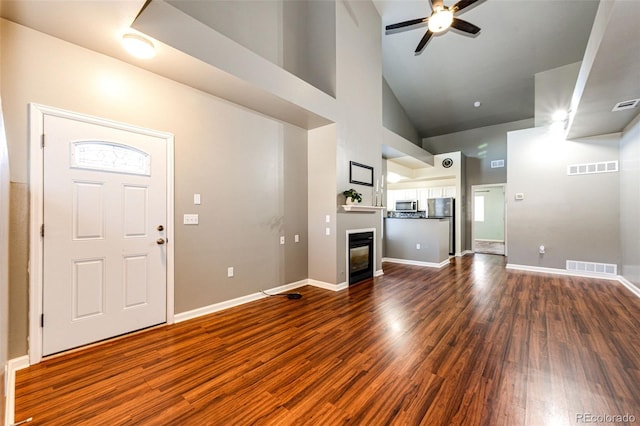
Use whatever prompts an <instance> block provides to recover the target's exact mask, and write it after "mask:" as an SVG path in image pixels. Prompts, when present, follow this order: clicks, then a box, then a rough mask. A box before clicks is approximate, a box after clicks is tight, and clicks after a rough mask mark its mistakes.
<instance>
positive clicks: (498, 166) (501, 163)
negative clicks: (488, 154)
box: [491, 160, 504, 169]
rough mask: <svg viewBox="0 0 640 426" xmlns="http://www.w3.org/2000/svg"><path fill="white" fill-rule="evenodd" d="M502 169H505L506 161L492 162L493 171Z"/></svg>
mask: <svg viewBox="0 0 640 426" xmlns="http://www.w3.org/2000/svg"><path fill="white" fill-rule="evenodd" d="M500 167H504V160H492V161H491V168H492V169H498V168H500Z"/></svg>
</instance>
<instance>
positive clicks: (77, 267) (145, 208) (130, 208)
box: [42, 115, 168, 355]
mask: <svg viewBox="0 0 640 426" xmlns="http://www.w3.org/2000/svg"><path fill="white" fill-rule="evenodd" d="M43 128H44V135H45V147H44V151H43V156H44V170H43V218H44V227H43V228H44V229H43V233H44V237H43V269H42V270H43V293H42V294H43V299H42V300H43V301H42V309H43V310H42V312H43V318H42V320H43V321H42V323H43V329H42V333H43V334H42V337H43V339H42V354H43V355H50V354H53V353H56V352H60V351H64V350H67V349H70V348H74V347H77V346H81V345H85V344H88V343H92V342H96V341H99V340H102V339H106V338H109V337H114V336H117V335H120V334H123V333H127V332H131V331H134V330H139V329H142V328H145V327H149V326H152V325H156V324H160V323H163V322H165V321H166V319H167V311H166V306H167V305H166V300H167V250H166V247H167V246H166V227H167V225H168V224H167V175H166V170H167V149H166V143H167V142H166V140H165V139H162V138H160V137H155V136H150V135H148V134H142V133H138V132H135V131H128V130H124V129H121V128H116V127H112V126H108V125H100V124H96V123H90V122H86V121H82V120H75V119H73V118H69V117H59V116H54V115H44V123H43Z"/></svg>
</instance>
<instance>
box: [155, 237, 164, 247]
mask: <svg viewBox="0 0 640 426" xmlns="http://www.w3.org/2000/svg"><path fill="white" fill-rule="evenodd" d="M164 242H165V241H164V238H158V239H157V240H156V243H157V244H158V245H159V246H161V245H163V244H164Z"/></svg>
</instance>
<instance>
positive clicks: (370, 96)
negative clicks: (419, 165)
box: [333, 1, 382, 283]
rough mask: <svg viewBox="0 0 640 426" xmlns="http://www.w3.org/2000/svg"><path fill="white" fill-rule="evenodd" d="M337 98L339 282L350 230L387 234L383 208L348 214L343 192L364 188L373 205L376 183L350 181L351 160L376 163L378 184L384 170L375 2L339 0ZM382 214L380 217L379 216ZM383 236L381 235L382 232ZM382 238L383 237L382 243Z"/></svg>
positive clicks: (365, 198) (365, 201) (335, 203)
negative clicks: (383, 226)
mask: <svg viewBox="0 0 640 426" xmlns="http://www.w3.org/2000/svg"><path fill="white" fill-rule="evenodd" d="M336 12H337V13H336V15H337V18H336V40H337V48H336V54H337V58H336V61H337V64H338V69H337V88H338V93H337V95H338V96H337V101H338V108H339V111H340V112H339V120H338V124H337V126H336V129H337V135H336V136H337V151H336V185H337V188H336V194H335V198H334V201H333V208H334V211H337V222H336V224H337V226H336V266H337V271H336V278H335V280H336V283H343V282H346V281H347V276H346V268H347V264H346V253H347V249H346V242H345V241H346V231H347V230H348V229H361V228H371V227H373V228H375V229H376V233H377V235H378V236H379V235H381V232H382V221H381V220H380V219H381V218H380V213H379V212H378V213H365V214H360V213H346V212H344V211H343V209H342V207H341V205H342V204H344V196H343V195H342V192H343V191H345V190H347V189H349V188H355V189H356V190H357V191H358V192H361V193H362V204H363V205H373V203H374V199H375V194H374V192H375V187H370V186H363V185H357V184H353V183H349V161H355V162H358V163H361V164H366V165H368V166H372V167H373V168H374V176H373V181H374V183H375V182H376V180H377V181H379V180H380V176H381V170H382V85H381V84H380V81H381V80H382V40H381V37H382V36H381V33H380V28H381V25H382V24H381V21H380V15H378V11H377V10H376V8H375V7H374V5H373V3H371V2H364V1H355V2H337V5H336ZM375 217H377V220H376V219H374V218H375ZM378 239H379V237H378ZM379 243H380V241H378V247H380V245H379ZM381 252H382V250H380V249H378V250H377V252H376V257H377V259H376V269H381V263H382V262H381Z"/></svg>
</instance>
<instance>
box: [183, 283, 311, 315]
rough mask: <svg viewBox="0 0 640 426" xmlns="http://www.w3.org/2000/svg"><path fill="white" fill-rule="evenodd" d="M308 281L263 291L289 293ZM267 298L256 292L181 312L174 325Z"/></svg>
mask: <svg viewBox="0 0 640 426" xmlns="http://www.w3.org/2000/svg"><path fill="white" fill-rule="evenodd" d="M308 284H310V283H309V280H301V281H297V282H295V283H291V284H285V285H282V286H279V287H273V288H270V289H265V290H264V291H266V292H267V293H272V294H275V293H282V292H285V291H289V290H293V289H296V288H300V287H303V286H305V285H308ZM265 297H268V296H267V295H266V294H264V293H262V292H258V293H253V294H248V295H246V296H242V297H238V298H235V299H231V300H225V301H224V302H220V303H214V304H213V305H209V306H203V307H202V308H198V309H194V310H191V311H187V312H181V313H179V314H176V315H175V316H174V322H175V323H179V322H182V321H187V320H190V319H193V318H198V317H201V316H203V315H208V314H212V313H214V312H219V311H223V310H225V309H229V308H233V307H234V306H240V305H243V304H245V303H249V302H253V301H254V300H259V299H262V298H265Z"/></svg>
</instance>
